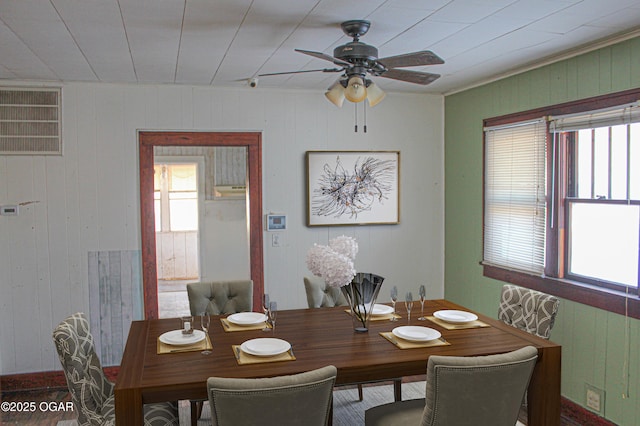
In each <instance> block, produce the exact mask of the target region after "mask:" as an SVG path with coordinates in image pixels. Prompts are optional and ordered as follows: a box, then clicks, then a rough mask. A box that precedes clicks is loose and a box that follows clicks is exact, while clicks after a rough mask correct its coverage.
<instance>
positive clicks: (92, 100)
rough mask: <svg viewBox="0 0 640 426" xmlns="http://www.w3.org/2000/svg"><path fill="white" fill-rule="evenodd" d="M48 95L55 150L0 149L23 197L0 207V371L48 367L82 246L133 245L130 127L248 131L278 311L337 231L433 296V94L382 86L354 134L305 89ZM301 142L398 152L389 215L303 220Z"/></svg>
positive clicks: (396, 280) (88, 292)
mask: <svg viewBox="0 0 640 426" xmlns="http://www.w3.org/2000/svg"><path fill="white" fill-rule="evenodd" d="M16 83H17V84H28V83H27V82H16ZM62 100H63V102H62V117H63V151H64V154H63V155H62V156H48V157H44V156H0V205H5V204H21V203H24V205H23V206H22V208H21V213H20V215H19V216H1V217H0V327H1V329H0V374H15V373H26V372H37V371H46V370H58V369H60V363H59V361H58V359H57V355H56V354H55V349H54V346H53V342H52V340H51V333H52V331H53V328H54V327H55V326H56V325H57V324H58V323H59V322H60V321H61V320H62V319H64V318H65V317H66V316H68V315H69V314H71V313H74V312H77V311H84V312H89V309H90V296H91V297H94V295H93V292H94V291H95V290H93V289H90V286H89V265H88V261H87V259H88V255H89V253H90V252H95V253H110V252H136V251H139V250H140V249H141V247H140V217H139V215H140V213H139V202H138V197H139V195H138V194H139V189H138V158H137V155H138V154H137V153H138V145H137V132H138V130H195V131H199V130H214V131H223V130H224V131H229V130H232V131H234V130H242V131H260V132H262V142H263V143H262V145H263V148H262V152H263V156H262V164H263V181H262V185H263V208H264V213H269V212H275V213H285V214H287V216H288V229H287V230H286V231H284V232H281V233H280V247H272V245H271V233H268V232H265V234H264V276H265V287H266V290H267V291H268V292H269V293H270V295H271V297H272V298H273V299H274V300H277V301H278V302H279V305H280V306H281V309H290V308H302V307H305V306H306V297H305V293H304V286H303V277H304V276H305V275H307V274H309V271H308V270H307V267H306V264H305V257H306V252H307V250H308V249H309V247H311V246H312V245H313V243H320V244H326V243H327V242H328V240H329V238H331V237H333V236H337V235H341V234H347V235H351V236H354V237H355V238H357V240H358V242H359V244H360V252H359V254H358V257H357V259H356V267H357V269H358V270H361V271H365V270H366V271H371V272H376V273H378V274H380V275H383V276H385V277H386V281H385V286H391V285H397V286H398V288H399V290H400V291H401V292H402V291H408V290H413V291H417V288H418V286H419V285H420V284H425V285H426V286H427V294H428V296H429V297H433V298H438V297H442V295H443V293H444V289H443V276H444V249H443V242H444V170H443V165H444V146H443V141H444V136H443V122H444V103H443V97H441V96H429V95H410V94H397V93H388V94H387V97H386V98H385V100H384V102H382V103H380V104H379V105H377V106H376V107H375V108H371V109H368V111H367V128H368V129H367V130H368V131H367V133H363V132H362V131H360V132H358V133H355V132H354V111H353V108H354V106H353V104H350V103H345V105H344V106H343V108H341V109H340V108H336V107H335V106H334V105H332V104H331V103H329V102H327V101H326V99H325V98H324V96H323V95H322V93H320V92H315V91H288V92H286V93H281V92H280V91H269V90H268V89H263V88H257V89H250V88H245V87H239V88H234V89H231V88H227V89H217V88H211V87H193V86H172V85H158V86H156V85H119V84H83V83H69V84H64V85H63V95H62ZM360 108H362V106H361V105H360ZM361 111H362V110H360V112H361ZM358 116H359V117H360V119H362V114H358ZM359 124H360V126H359V128H360V129H362V122H361V123H359ZM307 150H399V151H400V152H401V165H400V172H401V176H400V182H401V188H400V195H401V197H400V202H401V208H400V216H401V217H400V224H399V225H389V226H361V227H327V228H307V227H306V226H305V225H304V223H305V211H304V206H305V197H306V190H305V185H304V182H305V170H304V153H305V151H307ZM226 203H234V201H226ZM236 204H238V203H235V204H233V209H234V210H233V211H235V212H236V213H237V216H238V217H239V216H240V214H241V213H243V212H241V211H240V210H241V208H242V206H240V205H238V206H237V208H236ZM207 208H208V210H207V214H219V212H218V211H217V208H216V205H213V203H212V204H211V205H208V207H207ZM227 217H229V216H227ZM231 221H232V222H231ZM236 222H238V223H239V221H236V220H235V217H229V221H227V222H226V225H227V228H230V227H231V226H228V225H230V224H231V225H232V226H233V227H235V226H236ZM208 250H209V249H208ZM247 250H248V249H246V248H245V251H247ZM206 267H207V268H209V267H210V265H207V266H206ZM240 267H243V268H246V266H245V265H238V268H240ZM211 268H213V266H211ZM380 300H382V301H385V300H389V295H388V290H384V288H383V291H382V293H381V295H380ZM123 318H124V317H123ZM125 323H126V321H125V320H123V324H125ZM99 327H102V325H100V326H99ZM94 333H95V334H99V333H101V331H100V330H94ZM102 346H104V345H102ZM115 357H117V356H115V355H114V358H115ZM105 364H106V362H105Z"/></svg>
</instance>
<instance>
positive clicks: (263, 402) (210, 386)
mask: <svg viewBox="0 0 640 426" xmlns="http://www.w3.org/2000/svg"><path fill="white" fill-rule="evenodd" d="M336 373H337V369H336V368H335V367H334V366H333V365H329V366H326V367H322V368H319V369H317V370H312V371H308V372H305V373H300V374H294V375H291V376H278V377H270V378H263V379H230V378H222V377H210V378H209V379H208V380H207V393H208V395H209V404H210V406H211V420H212V422H213V425H214V426H254V425H279V426H289V425H290V426H299V425H305V426H326V425H327V424H328V422H329V416H330V413H331V412H332V411H331V405H332V398H333V393H332V392H333V385H334V383H335V380H336Z"/></svg>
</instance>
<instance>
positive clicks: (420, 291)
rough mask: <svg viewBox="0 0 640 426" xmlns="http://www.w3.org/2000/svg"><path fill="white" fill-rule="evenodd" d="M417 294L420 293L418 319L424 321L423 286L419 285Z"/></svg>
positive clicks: (424, 295) (424, 294)
mask: <svg viewBox="0 0 640 426" xmlns="http://www.w3.org/2000/svg"><path fill="white" fill-rule="evenodd" d="M418 294H420V318H418V321H425V320H426V318H425V317H424V299H425V297H426V294H427V292H426V290H425V289H424V286H423V285H421V286H420V289H419V290H418Z"/></svg>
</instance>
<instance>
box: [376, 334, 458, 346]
mask: <svg viewBox="0 0 640 426" xmlns="http://www.w3.org/2000/svg"><path fill="white" fill-rule="evenodd" d="M380 335H381V336H382V337H384V338H385V339H387V340H388V341H390V342H391V343H393V344H394V345H396V346H397V347H399V348H400V349H415V348H430V347H433V346H447V345H450V344H451V343H449V342H447V341H446V340H444V339H443V338H442V337H440V338H439V339H434V340H428V341H426V342H411V341H409V340H404V339H401V338H399V337H397V336H395V335H394V334H393V333H392V332H390V331H382V332H380Z"/></svg>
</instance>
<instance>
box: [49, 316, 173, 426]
mask: <svg viewBox="0 0 640 426" xmlns="http://www.w3.org/2000/svg"><path fill="white" fill-rule="evenodd" d="M53 341H54V342H55V345H56V350H57V351H58V356H59V358H60V363H61V364H62V368H63V370H64V375H65V378H66V379H67V386H68V387H69V393H71V399H72V400H73V404H74V405H75V407H76V410H77V413H78V425H79V426H94V425H95V426H111V425H115V422H116V420H115V405H114V393H113V388H114V386H115V385H114V384H113V383H112V382H110V381H109V380H107V378H106V377H105V375H104V372H103V371H102V366H101V365H100V360H99V359H98V355H97V354H96V351H95V347H94V343H93V336H92V335H91V332H90V330H89V322H88V321H87V318H86V316H85V314H84V313H82V312H78V313H76V314H73V315H71V316H70V317H68V318H67V319H65V320H64V321H62V322H61V323H60V324H59V325H58V326H57V327H56V329H55V330H54V331H53ZM144 424H145V426H174V425H175V426H177V425H178V424H179V421H178V406H177V403H170V402H167V403H162V404H147V405H145V406H144Z"/></svg>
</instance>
